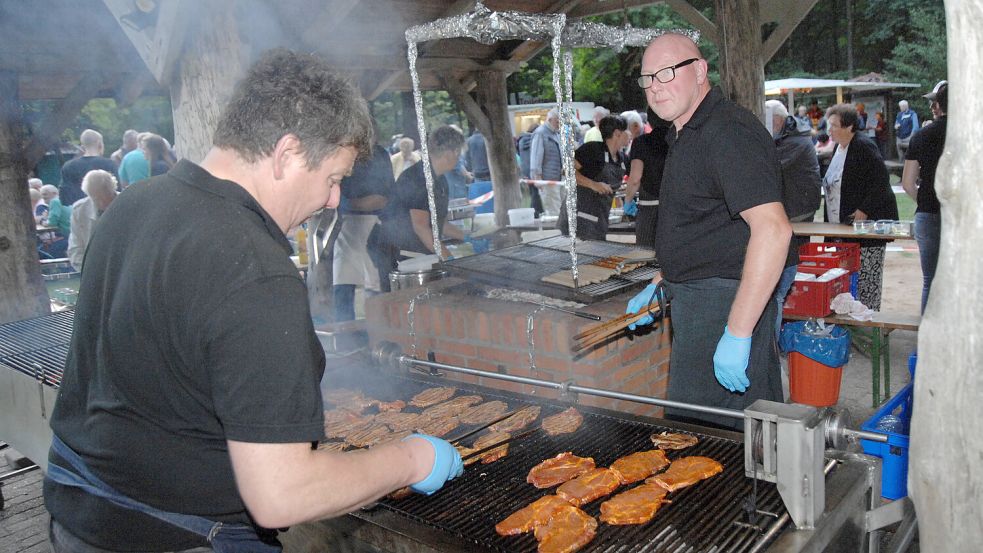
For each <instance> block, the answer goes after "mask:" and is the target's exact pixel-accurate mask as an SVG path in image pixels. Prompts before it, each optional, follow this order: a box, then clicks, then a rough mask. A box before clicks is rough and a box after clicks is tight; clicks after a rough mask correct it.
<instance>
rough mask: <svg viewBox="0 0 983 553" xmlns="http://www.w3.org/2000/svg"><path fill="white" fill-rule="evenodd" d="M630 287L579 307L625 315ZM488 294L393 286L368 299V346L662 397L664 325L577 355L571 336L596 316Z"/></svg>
mask: <svg viewBox="0 0 983 553" xmlns="http://www.w3.org/2000/svg"><path fill="white" fill-rule="evenodd" d="M633 293H635V291H632V292H626V293H624V294H621V295H617V296H614V297H611V298H608V299H605V300H602V301H598V302H595V303H592V304H591V305H589V306H586V307H578V308H577V309H579V310H582V311H587V312H590V313H594V314H597V315H600V316H602V317H603V320H610V319H612V318H614V317H617V316H619V315H622V314H624V309H625V304H626V303H627V302H628V300H629V299H630V297H631V294H633ZM491 296H492V297H488V288H487V287H481V286H479V285H476V284H473V283H470V282H468V281H465V280H463V279H459V278H446V279H443V280H439V281H435V282H431V283H429V284H428V285H427V287H426V288H411V289H405V290H395V291H393V292H391V293H389V294H382V295H377V296H374V297H371V298H368V299H367V300H366V306H365V317H366V323H367V325H366V326H367V327H368V331H369V340H370V342H371V345H372V346H373V347H374V346H375V345H377V344H379V343H380V342H383V341H388V342H394V343H396V344H398V345H400V346H401V347H402V350H403V352H404V353H406V354H410V355H413V354H415V356H416V357H418V358H421V359H426V357H427V353H428V352H431V351H432V352H434V354H435V356H436V357H435V358H436V360H437V361H439V362H442V363H448V364H452V365H460V366H464V367H468V368H472V369H480V370H484V371H490V372H498V373H506V374H510V375H516V376H525V377H532V378H539V379H543V380H549V381H551V382H565V381H569V380H573V381H575V382H576V383H577V384H578V385H581V386H588V387H595V388H605V389H609V390H615V391H619V392H626V393H633V394H639V395H645V396H651V397H657V398H665V397H666V386H667V384H668V374H669V345H670V341H669V332H668V331H666V332H662V331H661V327H658V328H656V329H651V330H647V331H646V332H645V333H642V334H639V335H635V336H631V337H629V336H627V335H624V334H622V335H620V337H618V338H617V339H612V340H610V341H608V342H606V343H604V344H601V345H599V346H597V347H595V348H593V349H590V350H588V351H586V352H584V353H582V354H579V355H575V354H574V353H572V351H571V343H572V337H573V336H574V335H576V334H577V333H578V332H580V331H581V330H582V329H583V328H584V327H586V326H589V325H591V324H596V323H595V321H590V320H587V319H583V318H580V317H576V316H573V315H570V314H568V313H563V312H560V311H555V310H553V309H544V308H541V307H540V306H538V305H536V304H534V303H528V302H523V301H511V300H509V299H502V298H501V297H499V296H500V295H496V294H491ZM530 316H531V317H532V324H531V326H532V332H529V328H530ZM530 338H531V339H530ZM530 353H531V356H530ZM446 378H448V379H452V380H458V381H463V382H467V383H472V384H480V385H483V386H488V387H493V388H500V389H506V390H510V391H514V392H520V393H526V394H534V395H539V396H542V397H547V398H550V399H554V398H556V396H557V395H558V394H559V392H558V391H557V390H552V389H545V388H542V387H537V386H530V385H525V384H517V383H512V382H504V381H501V380H498V379H493V378H484V377H475V376H471V375H463V374H458V373H451V372H448V373H447V374H446ZM579 402H580V403H581V404H584V405H590V406H596V407H604V408H608V409H614V410H618V411H624V412H628V413H632V414H638V415H647V416H656V417H661V416H662V409H661V408H657V407H654V406H650V405H642V404H636V403H633V402H627V401H619V400H614V399H606V398H598V397H593V396H588V395H582V396H581V397H580V398H579Z"/></svg>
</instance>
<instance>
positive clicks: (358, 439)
mask: <svg viewBox="0 0 983 553" xmlns="http://www.w3.org/2000/svg"><path fill="white" fill-rule="evenodd" d="M390 434H392V432H391V431H390V430H389V427H388V426H386V425H384V424H382V423H381V422H373V423H372V424H370V425H368V426H366V427H364V428H359V429H358V430H354V431H352V432H349V433H348V434H347V435H345V443H346V444H348V445H350V446H352V447H371V446H374V445H375V444H377V443H379V442H381V441H383V440H385V439H386V438H388V437H389V435H390Z"/></svg>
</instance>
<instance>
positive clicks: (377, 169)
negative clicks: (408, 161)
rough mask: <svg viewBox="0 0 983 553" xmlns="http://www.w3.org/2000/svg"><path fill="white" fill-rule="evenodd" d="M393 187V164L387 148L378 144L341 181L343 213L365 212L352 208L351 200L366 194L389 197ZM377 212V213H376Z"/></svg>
mask: <svg viewBox="0 0 983 553" xmlns="http://www.w3.org/2000/svg"><path fill="white" fill-rule="evenodd" d="M392 187H393V166H392V162H391V161H390V159H389V154H388V153H387V152H386V150H385V148H383V147H382V146H379V145H378V144H376V145H375V146H374V147H373V148H372V155H371V156H370V157H369V158H367V159H359V160H358V161H357V162H355V166H354V167H352V174H351V175H349V176H347V177H345V178H344V179H342V181H341V205H340V206H339V209H340V211H341V212H342V213H364V212H362V211H358V210H354V209H352V208H351V202H350V200H354V199H358V198H365V197H366V196H373V195H379V196H385V197H387V198H388V197H389V194H390V193H391V192H392ZM376 214H377V213H376Z"/></svg>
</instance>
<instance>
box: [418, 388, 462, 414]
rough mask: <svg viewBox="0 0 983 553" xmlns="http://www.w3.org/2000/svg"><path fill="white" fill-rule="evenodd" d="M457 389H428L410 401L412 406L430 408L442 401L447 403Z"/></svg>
mask: <svg viewBox="0 0 983 553" xmlns="http://www.w3.org/2000/svg"><path fill="white" fill-rule="evenodd" d="M456 391H457V388H451V387H449V386H448V387H443V388H427V389H426V390H423V391H422V392H420V393H419V394H416V395H415V396H413V399H411V400H410V405H412V406H414V407H420V408H421V409H422V408H424V407H430V406H431V405H436V404H438V403H440V402H441V401H447V400H448V399H450V398H451V396H453V395H454V392H456Z"/></svg>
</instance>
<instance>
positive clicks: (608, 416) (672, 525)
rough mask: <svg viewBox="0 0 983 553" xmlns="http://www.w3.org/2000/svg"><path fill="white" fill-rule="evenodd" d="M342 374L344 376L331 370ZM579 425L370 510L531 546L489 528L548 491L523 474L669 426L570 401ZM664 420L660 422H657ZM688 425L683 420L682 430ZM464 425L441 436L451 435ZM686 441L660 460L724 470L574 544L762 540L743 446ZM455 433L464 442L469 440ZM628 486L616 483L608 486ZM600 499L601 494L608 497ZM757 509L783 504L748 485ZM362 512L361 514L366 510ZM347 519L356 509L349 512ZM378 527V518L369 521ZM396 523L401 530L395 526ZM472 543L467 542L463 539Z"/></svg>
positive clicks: (414, 385)
mask: <svg viewBox="0 0 983 553" xmlns="http://www.w3.org/2000/svg"><path fill="white" fill-rule="evenodd" d="M341 378H342V379H344V377H341ZM358 378H359V382H360V383H361V387H359V386H358V385H356V384H349V385H348V386H345V384H341V383H339V384H338V385H339V386H345V387H355V388H359V389H361V390H362V391H364V392H365V393H366V394H368V395H371V396H372V397H377V398H379V399H383V400H387V401H388V400H393V399H400V398H401V399H408V398H409V397H411V396H412V395H413V394H416V393H417V392H419V391H422V390H423V389H425V388H427V387H431V386H435V385H455V386H457V387H458V389H459V392H458V394H462V393H477V394H479V395H481V396H482V397H484V398H486V399H487V400H490V399H499V400H502V401H505V402H507V403H508V404H509V407H510V408H511V409H518V408H521V407H523V406H525V405H530V404H536V405H540V406H542V408H543V409H542V413H541V416H540V417H541V418H542V417H545V416H549V415H552V414H555V413H557V412H560V411H561V410H563V409H565V408H566V407H568V405H566V404H561V403H559V402H552V401H544V400H539V399H537V398H533V397H530V396H524V395H519V394H512V393H509V392H503V391H500V390H491V389H488V388H483V387H479V386H472V385H461V384H460V383H453V384H452V383H447V382H442V381H437V382H435V381H431V380H426V379H424V378H423V377H419V378H417V377H402V376H398V377H394V376H389V377H388V378H387V379H386V380H382V379H370V378H367V375H366V373H364V372H363V373H361V374H360V375H359V377H358ZM578 410H580V412H581V413H582V414H583V415H584V424H583V425H582V426H581V427H580V429H579V430H578V431H577V432H575V433H572V434H566V435H561V436H555V437H550V436H548V435H546V434H544V433H542V432H538V433H536V434H533V435H531V436H528V437H526V438H522V439H520V440H519V441H516V442H513V443H512V444H510V448H509V453H508V456H507V457H505V458H504V459H502V460H499V461H497V462H495V463H491V464H488V465H481V464H477V465H473V466H471V467H469V468H466V469H465V473H464V475H463V476H461V477H460V478H457V479H455V480H452V481H451V482H448V483H447V485H446V486H445V487H444V488H442V489H441V490H440V491H438V492H437V493H435V494H434V495H431V496H421V495H412V496H410V497H408V498H406V499H402V500H392V499H384V500H382V501H380V503H379V504H378V507H377V509H385V510H387V511H390V512H392V513H394V514H396V515H398V516H399V517H405V518H408V519H411V520H413V521H415V522H416V523H418V524H419V525H420V526H422V527H423V528H424V529H425V531H430V532H437V533H440V534H442V535H443V534H450V535H453V536H455V537H456V538H457V539H458V540H460V541H461V542H462V543H464V544H468V548H469V549H470V550H473V551H496V552H502V553H505V552H509V553H516V552H534V551H536V548H537V543H536V540H535V538H534V537H533V536H532V535H531V534H524V535H522V536H512V537H507V538H505V537H501V536H499V535H498V534H496V533H495V529H494V526H495V524H496V523H498V522H499V521H501V520H503V519H504V518H505V517H507V516H508V515H510V514H512V513H513V512H515V511H516V510H518V509H520V508H522V507H524V506H526V505H528V504H529V503H532V502H533V501H535V500H536V499H539V498H540V497H542V496H544V495H548V494H550V493H553V492H554V491H555V488H551V489H546V490H539V489H536V488H535V487H533V486H532V485H530V484H527V483H526V481H525V479H526V474H527V473H528V472H529V470H530V469H531V468H532V467H533V466H535V465H536V464H538V463H539V462H541V461H543V460H544V459H547V458H550V457H553V456H555V455H557V454H559V453H562V452H564V451H572V452H573V453H574V454H577V455H581V456H585V457H593V458H594V460H595V462H596V464H597V466H600V467H604V466H610V464H611V463H612V462H614V461H615V460H616V459H617V458H619V457H622V456H624V455H627V454H629V453H633V452H636V451H643V450H648V449H652V447H653V446H652V442H651V441H650V440H649V436H650V435H651V434H652V433H654V432H661V431H665V430H669V431H678V430H677V429H676V428H675V427H673V426H671V425H672V424H673V423H670V422H666V421H655V420H654V419H636V418H633V417H631V416H630V415H624V416H619V414H617V413H615V412H611V411H602V410H597V409H591V408H585V407H578ZM663 423H664V424H663ZM691 428H693V427H688V428H687V430H689V429H691ZM464 430H467V428H463V429H458V430H455V431H454V432H452V433H451V436H453V435H457V434H459V433H461V432H463V431H464ZM690 433H693V434H696V435H697V436H698V437H699V438H700V443H699V444H697V445H696V446H695V447H692V448H689V449H686V450H683V451H672V452H668V456H669V458H670V459H676V458H678V457H682V456H690V455H705V456H708V457H712V458H714V459H716V460H718V461H720V462H721V463H723V465H724V472H723V473H721V474H719V475H717V476H715V477H713V478H711V479H709V480H706V481H704V482H701V483H700V484H697V485H695V486H693V487H690V488H687V489H683V490H680V491H678V492H674V493H672V494H670V495H669V499H671V500H672V503H671V504H668V505H664V506H663V507H662V509H660V511H659V512H658V513H657V514H656V516H655V518H654V519H653V520H652V521H651V522H649V523H648V524H643V525H632V526H611V525H608V524H605V523H600V524H599V526H598V530H597V535H596V537H595V538H594V540H593V541H591V543H589V544H588V545H586V546H585V547H584V548H583V549H581V551H584V552H595V553H598V552H604V553H615V552H617V553H628V552H662V551H674V552H675V551H734V552H747V551H751V550H753V548H754V547H755V546H756V545H757V544H758V542H759V541H761V540H762V537H761V532H760V530H759V529H758V528H762V529H763V528H766V527H767V526H768V525H770V524H771V523H772V522H773V521H774V520H775V518H776V517H775V516H771V515H767V514H758V515H756V517H755V520H754V525H755V526H757V527H758V528H755V527H754V526H750V525H743V524H740V523H743V522H746V520H745V515H744V511H743V509H742V504H743V500H744V498H745V497H746V496H747V495H748V494H749V493H750V492H751V486H752V481H751V480H750V479H748V478H746V477H745V476H744V457H743V455H744V450H743V443H742V442H740V441H737V440H735V439H728V438H724V437H719V436H715V435H711V434H704V433H700V432H693V431H690ZM474 439H475V438H469V439H468V440H465V443H466V444H467V445H470V443H471V440H474ZM633 486H634V485H632V486H625V487H622V488H619V489H618V490H617V491H616V492H615V493H620V492H622V491H625V490H627V489H629V488H631V487H633ZM609 497H610V496H609ZM605 499H607V498H601V499H599V500H597V501H594V502H592V503H589V504H588V505H586V506H585V507H583V509H584V511H586V512H587V513H588V514H590V515H591V516H594V517H598V516H599V515H600V504H601V503H602V502H603V501H604V500H605ZM757 508H758V510H759V513H761V512H768V513H774V514H775V515H776V516H781V515H782V514H784V513H785V508H784V506H783V504H782V501H781V499H780V497H779V495H778V491H777V488H776V487H775V485H774V484H771V483H766V482H761V481H759V482H758V496H757ZM371 514H372V513H371V512H370V513H366V514H365V515H366V516H371ZM355 516H360V515H358V514H356V515H355ZM373 522H374V523H376V524H378V523H379V521H378V520H373ZM402 530H404V531H405V530H406V528H405V527H403V528H402ZM472 545H473V546H474V547H473V548H472V547H471V546H472Z"/></svg>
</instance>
